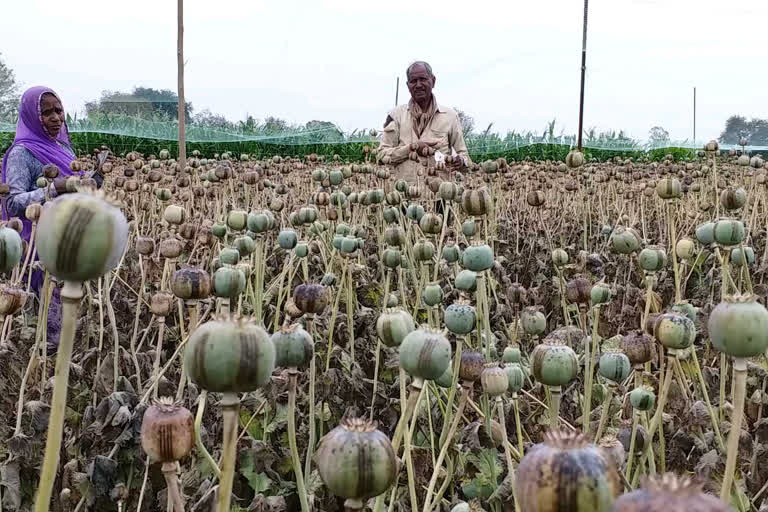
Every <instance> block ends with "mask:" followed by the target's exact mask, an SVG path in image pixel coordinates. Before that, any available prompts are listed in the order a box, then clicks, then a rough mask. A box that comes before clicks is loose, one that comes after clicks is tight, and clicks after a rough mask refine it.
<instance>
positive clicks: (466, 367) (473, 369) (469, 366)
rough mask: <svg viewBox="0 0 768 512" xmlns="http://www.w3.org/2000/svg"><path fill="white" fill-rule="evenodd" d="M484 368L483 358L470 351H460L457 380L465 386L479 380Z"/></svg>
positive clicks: (479, 354)
mask: <svg viewBox="0 0 768 512" xmlns="http://www.w3.org/2000/svg"><path fill="white" fill-rule="evenodd" d="M484 368H485V356H483V354H481V353H480V352H475V351H472V350H467V351H462V353H461V361H460V362H459V379H460V380H461V381H462V382H464V383H465V384H467V385H470V383H472V382H476V381H478V380H480V376H481V374H482V373H483V369H484Z"/></svg>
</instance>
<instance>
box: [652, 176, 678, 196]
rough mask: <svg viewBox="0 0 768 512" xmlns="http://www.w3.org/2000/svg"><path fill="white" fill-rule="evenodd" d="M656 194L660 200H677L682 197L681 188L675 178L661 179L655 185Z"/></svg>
mask: <svg viewBox="0 0 768 512" xmlns="http://www.w3.org/2000/svg"><path fill="white" fill-rule="evenodd" d="M656 194H657V195H658V196H659V197H660V198H662V199H677V198H678V197H681V196H682V195H683V187H682V185H681V184H680V181H679V180H678V179H677V178H663V179H660V180H659V181H658V182H657V183H656Z"/></svg>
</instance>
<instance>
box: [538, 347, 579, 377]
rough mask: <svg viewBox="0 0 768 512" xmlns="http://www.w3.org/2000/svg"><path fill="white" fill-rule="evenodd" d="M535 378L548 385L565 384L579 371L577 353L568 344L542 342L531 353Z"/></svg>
mask: <svg viewBox="0 0 768 512" xmlns="http://www.w3.org/2000/svg"><path fill="white" fill-rule="evenodd" d="M531 361H532V363H531V367H532V370H533V376H534V378H535V379H536V380H537V381H539V382H541V383H542V384H544V385H546V386H564V385H566V384H568V383H569V382H571V381H572V380H573V379H574V378H575V377H576V374H577V373H578V372H579V361H578V358H577V357H576V353H575V352H574V351H573V349H571V347H568V346H566V345H555V344H550V343H540V344H538V345H536V347H535V348H534V349H533V352H532V353H531Z"/></svg>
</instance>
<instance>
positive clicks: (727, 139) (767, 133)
mask: <svg viewBox="0 0 768 512" xmlns="http://www.w3.org/2000/svg"><path fill="white" fill-rule="evenodd" d="M741 139H746V141H747V144H750V145H753V146H765V145H768V119H758V118H753V119H750V120H747V118H746V117H744V116H736V115H734V116H731V117H729V118H728V120H726V121H725V129H724V130H723V132H722V133H721V134H720V138H719V141H720V142H722V143H723V144H739V142H740V141H741Z"/></svg>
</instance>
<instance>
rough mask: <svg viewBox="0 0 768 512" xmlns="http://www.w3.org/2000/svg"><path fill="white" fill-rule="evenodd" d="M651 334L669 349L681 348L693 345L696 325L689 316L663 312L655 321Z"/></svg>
mask: <svg viewBox="0 0 768 512" xmlns="http://www.w3.org/2000/svg"><path fill="white" fill-rule="evenodd" d="M653 335H654V336H655V337H656V339H657V340H659V343H661V344H662V345H664V346H665V347H666V348H667V349H669V350H673V351H674V350H681V349H685V348H688V347H690V346H691V345H693V341H694V340H695V339H696V326H695V325H694V324H693V321H691V319H690V318H688V317H687V316H684V315H678V314H676V313H665V314H663V315H661V316H660V317H659V318H658V320H657V321H656V323H655V325H654V328H653Z"/></svg>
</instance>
